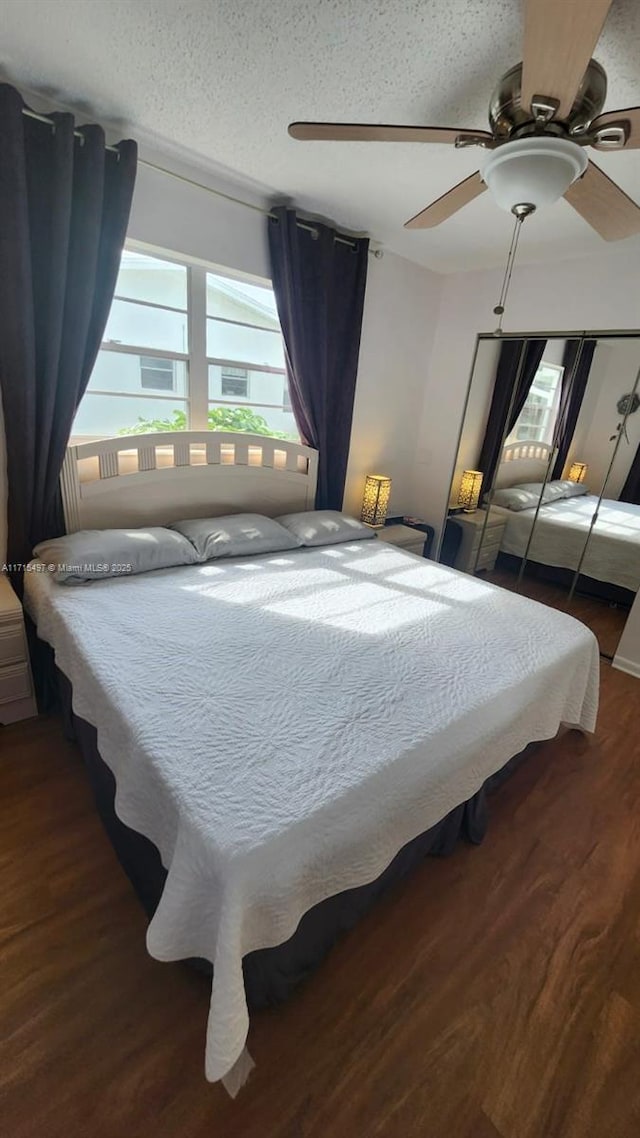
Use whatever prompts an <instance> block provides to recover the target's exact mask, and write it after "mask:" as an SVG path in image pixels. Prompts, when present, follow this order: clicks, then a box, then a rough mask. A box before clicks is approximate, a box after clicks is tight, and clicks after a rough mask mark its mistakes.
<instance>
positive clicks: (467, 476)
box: [458, 470, 484, 514]
mask: <svg viewBox="0 0 640 1138" xmlns="http://www.w3.org/2000/svg"><path fill="white" fill-rule="evenodd" d="M483 478H484V475H483V473H482V471H481V470H463V472H462V481H461V482H460V490H459V491H458V505H459V506H462V508H463V509H464V511H465V513H467V514H472V513H473V512H474V510H477V508H478V502H479V501H480V490H481V488H482V479H483Z"/></svg>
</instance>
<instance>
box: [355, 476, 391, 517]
mask: <svg viewBox="0 0 640 1138" xmlns="http://www.w3.org/2000/svg"><path fill="white" fill-rule="evenodd" d="M390 493H391V479H390V478H389V476H388V475H387V474H367V477H366V481H365V484H364V495H363V498H362V513H361V515H360V518H361V520H362V521H363V522H364V523H365V525H367V526H371V527H372V528H373V529H381V528H382V526H383V525H384V523H385V519H386V516H387V507H388V505H389V495H390Z"/></svg>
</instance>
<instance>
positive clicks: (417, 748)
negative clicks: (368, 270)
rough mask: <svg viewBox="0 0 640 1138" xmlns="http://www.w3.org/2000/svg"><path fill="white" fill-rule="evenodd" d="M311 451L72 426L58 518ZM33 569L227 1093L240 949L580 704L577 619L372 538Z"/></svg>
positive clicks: (473, 786) (294, 921) (231, 478)
mask: <svg viewBox="0 0 640 1138" xmlns="http://www.w3.org/2000/svg"><path fill="white" fill-rule="evenodd" d="M154 448H155V449H156V453H155V455H154V454H152V452H153V450H154ZM174 448H175V449H174ZM178 448H181V449H178ZM209 448H211V449H209ZM225 448H226V449H225ZM132 450H133V451H134V452H136V453H133V454H132ZM171 450H173V453H172V454H171V453H170V452H171ZM276 450H277V451H279V455H280V456H276V453H275V452H276ZM161 454H163V455H164V456H165V457H164V458H163V459H162V460H160V455H161ZM203 455H204V461H203V460H202V457H203ZM229 455H231V458H229V457H228V456H229ZM251 455H253V457H252V458H250V456H251ZM167 456H169V459H170V461H169V460H167ZM225 456H227V457H225ZM282 456H284V457H282ZM177 457H179V458H181V459H182V460H183V461H182V462H181V463H178V462H177V461H176V458H177ZM96 459H97V461H95V460H96ZM315 472H316V456H315V454H314V452H311V451H309V449H308V448H304V447H300V446H298V445H297V444H294V443H284V442H283V443H280V442H278V443H274V442H273V440H266V441H265V440H264V439H254V438H252V437H251V436H245V437H242V438H239V437H238V436H235V437H234V436H231V439H229V437H225V436H218V437H217V438H216V439H215V440H212V439H211V436H206V435H191V434H189V435H183V436H180V437H175V438H166V437H165V438H163V437H159V438H158V437H157V436H156V437H151V439H150V438H149V437H147V438H141V440H139V442H138V443H132V441H131V440H130V439H128V440H122V439H119V440H107V441H104V442H102V443H95V444H91V443H90V444H84V445H83V446H80V447H75V448H70V451H69V453H68V456H67V460H66V463H65V471H64V478H63V489H64V501H65V509H66V516H67V525H68V528H69V529H73V528H75V529H82V528H88V527H89V526H92V525H96V524H99V525H102V526H108V525H115V524H119V525H134V524H142V521H143V520H144V521H145V522H147V523H150V524H159V522H160V521H161V520H162V521H163V522H164V521H167V520H176V518H178V517H181V516H182V517H184V516H188V512H189V509H190V508H191V507H193V509H194V510H196V509H200V511H201V514H204V513H206V511H209V512H212V513H214V514H215V513H218V514H221V513H225V512H227V511H228V509H229V507H230V505H233V506H234V507H235V509H237V510H243V509H246V508H247V507H248V505H249V504H251V506H252V507H253V508H254V509H256V508H257V509H260V510H262V511H264V512H265V513H267V514H269V516H271V517H274V516H278V515H279V514H281V513H283V512H285V511H286V510H288V509H301V508H302V509H304V508H305V506H307V507H308V506H309V505H311V504H312V502H313V497H314V493H315ZM39 568H40V567H39V566H37V565H36V566H34V568H33V570H32V571H31V572H29V573H28V574H27V575H26V586H25V603H26V606H27V609H28V612H29V613H30V616H31V618H32V619H33V621H34V622H35V624H36V626H37V630H38V635H39V636H40V638H41V639H42V640H44V641H46V642H47V643H48V644H50V645H51V646H52V648H53V650H54V652H55V659H56V664H57V666H58V668H59V669H60V671H61V672H62V673H63V675H64V677H66V681H65V682H66V683H67V685H68V688H69V689H70V692H71V696H72V703H73V713H74V715H75V718H76V724H77V725H80V727H81V729H82V730H84V729H85V728H86V729H87V730H88V731H89V737H87V738H85V744H86V746H85V750H86V751H87V752H89V751H91V748H92V747H93V750H94V752H95V754H94V760H95V759H96V757H97V759H98V761H99V762H100V763H102V764H103V767H104V770H103V771H102V772H101V777H102V776H103V775H104V773H105V771H106V772H107V781H108V779H109V778H110V779H111V781H112V784H113V787H114V788H115V812H116V815H117V819H118V820H119V823H120V824H123V825H124V827H126V828H127V829H128V831H129V832H133V833H134V834H135V835H141V836H142V838H141V840H143V841H145V842H147V843H153V846H154V847H155V848H156V850H157V851H158V852H159V860H160V861H161V863H162V865H161V868H162V877H161V879H160V880H159V881H158V882H156V887H155V888H156V896H155V897H154V898H153V899H152V903H151V904H150V909H153V908H154V912H153V917H152V920H151V923H150V925H149V929H148V935H147V945H148V949H149V952H150V953H151V955H153V956H154V957H156V958H157V959H160V960H181V959H189V958H199V959H202V960H205V961H208V962H210V964H212V965H213V978H212V995H211V1006H210V1014H209V1021H208V1028H207V1041H206V1061H205V1070H206V1074H207V1077H208V1078H209V1079H210V1080H212V1081H215V1080H219V1079H222V1080H223V1082H224V1084H225V1086H226V1087H227V1089H228V1090H229V1091H230V1093H232V1094H233V1093H236V1092H237V1090H238V1088H239V1086H240V1085H241V1084H242V1082H243V1081H244V1079H245V1078H246V1076H247V1074H248V1071H249V1069H250V1066H251V1060H250V1058H249V1055H248V1052H247V1050H246V1039H247V1033H248V1029H249V1010H248V1003H247V992H246V988H245V971H244V970H243V961H244V962H245V964H246V961H247V960H248V959H250V958H252V957H253V959H254V960H255V954H259V953H262V954H263V958H264V954H265V953H269V952H273V951H275V950H277V948H278V946H284V945H287V944H291V942H292V940H293V938H294V937H295V936H296V935H298V934H297V930H298V932H299V931H300V930H301V929H303V928H304V929H305V930H306V935H307V937H309V936H311V939H314V935H315V934H314V933H313V930H312V931H311V933H310V932H309V917H310V916H311V918H312V920H313V918H314V914H315V917H316V918H317V914H318V913H319V912H323V913H324V914H325V917H326V914H327V912H328V909H327V906H331V905H332V903H333V902H337V903H338V904H340V903H342V902H341V901H340V899H341V898H342V900H343V901H344V897H345V895H346V893H348V891H354V896H356V897H357V895H358V892H359V891H360V890H364V891H365V893H364V894H363V893H360V894H359V897H360V900H362V897H363V896H365V895H366V891H367V890H369V891H370V890H371V887H372V885H373V886H375V885H376V883H379V882H380V881H381V880H383V879H384V876H385V873H388V871H389V870H390V868H391V867H393V866H394V865H395V866H396V869H397V871H398V872H402V871H403V868H404V869H406V858H407V857H408V858H409V860H410V861H411V859H414V860H415V858H416V857H417V856H424V853H425V852H426V851H427V850H428V849H430V848H432V846H433V844H434V842H437V838H438V829H439V827H440V828H442V827H443V825H444V824H445V822H446V821H447V819H449V820H451V819H452V818H456V819H457V821H456V822H455V825H456V826H457V827H458V829H459V828H460V825H461V817H462V815H463V814H464V812H465V810H466V809H467V808H470V809H471V810H473V805H474V803H476V804H477V803H479V802H480V803H481V795H482V793H483V788H485V787H486V785H487V783H488V782H490V781H491V780H492V779H493V778H494V777H495V776H496V775H497V774H498V773H499V772H500V771H502V770H503V769H504V768H505V767H506V766H508V764H509V761H510V760H511V759H512V757H513V756H516V755H518V754H519V753H520V752H522V751H523V749H524V748H526V747H527V745H528V744H530V743H532V742H533V741H536V740H543V739H548V738H552V737H553V736H555V735H556V733H557V731H558V729H559V728H560V726H561V725H562V724H566V725H569V726H575V727H578V728H581V729H582V730H585V731H591V730H593V729H594V726H595V718H596V712H597V700H598V668H599V658H598V647H597V643H596V641H595V638H594V637H593V635H592V634H591V633H590V632H589V630H588V629H586V628H585V627H584V626H583V625H581V624H579V623H578V622H577V621H575V620H574V619H573V618H571V617H569V616H567V615H566V614H564V613H558V612H556V611H554V610H551V609H548V608H546V607H544V606H542V605H539V604H537V603H535V602H532V601H529V600H527V599H525V598H522V597H520V596H516V595H514V594H512V593H509V592H507V591H504V590H501V589H498V588H495V587H493V586H491V585H487V584H485V583H483V582H481V581H478V580H477V579H474V578H470V577H468V576H467V575H465V574H462V573H457V572H455V571H452V570H449V569H446V568H444V567H442V566H440V565H437V564H435V563H431V562H428V561H426V560H423V559H419V558H417V557H415V556H414V555H413V554H409V553H406V552H405V551H402V550H399V549H396V548H394V547H392V546H389V545H387V544H386V543H382V542H378V541H377V540H371V541H369V540H367V541H353V542H351V541H346V542H343V543H341V544H335V545H327V546H319V547H316V548H297V549H292V550H290V551H286V552H284V553H278V554H266V555H257V556H251V557H243V558H229V559H228V560H226V561H224V562H223V561H214V562H206V563H203V564H194V565H183V566H180V567H178V568H173V569H161V570H156V571H155V572H151V573H142V574H140V575H139V576H135V577H124V578H123V577H118V578H108V579H105V580H100V581H96V582H93V583H91V584H90V585H87V586H85V587H81V588H75V589H72V588H65V587H63V586H60V585H57V584H55V583H54V582H53V581H52V579H51V576H50V574H48V573H47V572H44V571H38V570H39ZM514 629H517V635H514ZM92 732H93V734H91V733H92ZM98 769H99V768H98V767H97V766H96V764H95V762H94V765H93V770H94V773H95V772H96V771H98ZM103 781H104V780H103ZM106 793H107V795H108V788H107V791H106ZM479 796H480V797H479ZM398 859H399V860H398ZM403 859H405V861H403ZM157 868H158V867H157V866H156V867H155V871H157ZM155 871H154V872H155ZM394 872H395V870H394ZM374 892H375V889H374ZM158 893H160V895H159V899H158V896H157V894H158ZM156 902H157V907H155V906H156ZM322 906H325V908H324V909H322ZM356 908H357V904H356ZM343 915H344V914H343ZM343 915H342V916H339V917H336V916H335V913H334V914H333V917H335V920H336V921H337V922H338V924H339V923H340V921H341V920H343ZM325 917H323V920H324V919H325ZM326 919H328V920H329V921H330V920H331V919H333V918H332V917H331V916H329V917H326ZM347 923H348V921H347ZM321 924H322V921H321ZM321 932H322V936H323V937H324V939H325V940H327V937H326V935H325V934H326V928H325V929H323V930H321ZM330 939H331V937H330V936H329V938H328V940H329V941H330Z"/></svg>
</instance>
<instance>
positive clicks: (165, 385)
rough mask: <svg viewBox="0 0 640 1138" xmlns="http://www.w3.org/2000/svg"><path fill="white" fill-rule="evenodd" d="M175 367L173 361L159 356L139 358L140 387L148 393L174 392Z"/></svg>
mask: <svg viewBox="0 0 640 1138" xmlns="http://www.w3.org/2000/svg"><path fill="white" fill-rule="evenodd" d="M175 385H176V365H175V361H174V360H164V359H162V358H161V357H159V356H140V386H141V387H144V388H146V389H147V390H148V391H175Z"/></svg>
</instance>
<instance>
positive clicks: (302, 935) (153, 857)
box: [58, 671, 536, 1011]
mask: <svg viewBox="0 0 640 1138" xmlns="http://www.w3.org/2000/svg"><path fill="white" fill-rule="evenodd" d="M58 687H59V694H60V702H61V705H62V714H63V720H64V725H65V732H66V734H67V736H68V737H69V738H70V739H72V740H74V741H75V742H77V743H78V745H79V747H80V750H81V752H82V757H83V759H84V763H85V766H86V769H87V773H88V776H89V781H90V783H91V786H92V789H93V794H94V797H95V801H96V807H97V810H98V813H99V815H100V818H101V820H102V823H103V825H104V828H105V830H106V831H107V834H108V836H109V839H110V841H111V844H112V846H113V848H114V850H115V853H116V856H117V857H118V860H119V862H120V864H121V866H122V868H123V869H124V871H125V873H126V875H127V877H128V878H129V881H130V882H131V884H132V886H133V888H134V890H135V892H136V894H137V896H138V898H139V900H140V902H141V904H142V906H143V907H144V909H145V911H146V913H147V915H148V917H149V919H151V917H152V916H153V914H154V912H155V910H156V907H157V905H158V902H159V900H160V897H161V894H162V890H163V888H164V883H165V879H166V876H167V872H166V870H165V868H164V866H163V865H162V862H161V860H160V854H159V853H158V850H157V849H156V847H155V846H154V845H153V843H152V842H150V841H149V839H148V838H145V837H144V836H143V835H142V834H139V833H137V832H136V831H135V830H132V829H130V828H129V827H128V826H125V824H124V823H123V822H121V821H120V819H119V818H118V817H117V815H116V813H115V809H114V798H115V779H114V776H113V774H112V772H111V770H110V769H109V767H108V766H107V765H106V763H105V762H103V760H102V758H101V757H100V754H99V751H98V746H97V733H96V729H95V727H93V726H92V725H91V724H90V723H88V722H87V721H86V720H84V719H81V718H80V717H79V716H77V715H75V714H74V712H73V710H72V687H71V684H70V682H69V680H68V679H67V677H66V676H65V675H64V674H63V673H62V672H60V671H58ZM535 746H536V744H531V745H530V746H529V747H527V748H526V750H525V751H523V752H522V753H521V754H520V755H516V756H515V757H514V758H512V759H510V760H509V762H508V763H507V764H506V765H505V766H504V767H502V769H501V770H500V771H498V772H497V773H496V774H495V775H493V776H492V777H491V778H490V779H488V780H487V782H485V784H484V785H483V786H482V787H481V789H480V790H479V791H478V792H477V793H476V794H474V795H473V797H472V798H470V799H469V800H468V802H463V803H461V804H460V805H459V806H457V807H456V808H455V809H454V810H452V811H451V812H450V813H449V814H447V816H446V817H445V818H443V819H442V820H441V821H440V822H438V823H437V824H436V825H435V826H433V827H432V828H431V829H430V830H427V831H425V832H424V833H423V834H419V835H418V837H417V838H414V839H413V841H411V842H408V843H407V845H405V846H403V848H402V849H401V850H400V851H399V852H398V853H397V854H396V856H395V857H394V859H393V861H392V862H391V863H390V865H388V866H387V868H386V869H385V870H384V872H383V873H381V874H380V876H379V877H377V878H376V880H375V881H372V882H370V883H369V884H368V885H361V886H358V887H357V888H355V889H348V890H346V891H345V892H343V893H338V894H336V895H335V896H333V897H329V898H327V899H326V900H325V901H322V902H320V904H318V905H315V906H314V907H313V908H312V909H310V910H309V911H308V912H307V913H305V915H304V916H303V917H302V920H301V921H300V924H299V925H298V927H297V929H296V931H295V932H294V934H293V935H292V936H291V937H290V938H289V940H287V941H285V942H284V943H283V944H280V945H277V946H276V947H275V948H264V949H259V950H257V951H255V952H251V953H249V954H248V955H247V956H245V957H244V960H243V973H244V983H245V991H246V995H247V1004H248V1006H249V1010H250V1011H251V1010H255V1009H258V1008H262V1007H267V1006H271V1005H274V1004H278V1003H282V1002H283V1001H284V1000H286V999H287V998H288V997H289V996H290V995H291V993H292V992H293V990H294V989H295V988H296V987H297V986H298V984H299V983H300V982H301V981H302V980H304V978H305V977H306V976H308V975H309V974H310V973H311V972H313V971H314V969H315V968H316V967H317V966H318V964H320V962H321V961H322V960H323V958H324V957H325V956H326V955H327V953H328V952H329V951H330V949H331V948H332V946H333V945H334V944H335V942H336V941H337V940H338V939H339V937H340V936H341V935H342V933H344V932H345V931H346V930H347V929H350V928H351V927H352V926H353V925H355V924H356V922H357V921H358V920H359V919H360V917H362V916H363V915H364V914H365V913H366V912H367V911H368V910H369V909H370V908H371V907H372V905H374V903H375V902H376V900H377V899H378V897H380V896H381V895H382V894H383V893H384V892H386V890H387V889H389V888H390V886H392V885H394V884H395V883H396V882H398V881H400V880H401V879H402V878H403V877H405V876H406V875H407V874H408V873H410V872H411V870H412V869H413V868H414V867H416V866H417V865H419V864H420V862H422V861H423V860H424V859H425V858H426V857H427V856H428V855H429V856H432V857H443V856H446V855H447V854H450V853H452V852H453V849H454V847H455V845H456V843H457V841H458V840H459V839H460V838H463V839H464V840H466V841H468V842H472V843H474V844H479V843H480V842H481V841H482V839H483V838H484V836H485V833H486V830H487V821H488V816H487V794H488V793H489V792H490V791H491V790H493V789H495V788H496V787H497V786H498V785H500V784H501V783H502V782H504V781H505V779H506V778H507V777H508V776H509V774H511V773H512V771H513V770H514V769H515V768H516V767H517V766H519V765H520V763H521V762H522V761H523V760H524V759H525V758H526V757H527V756H528V754H529V753H530V752H531V750H533V749H535ZM189 963H190V964H192V965H193V966H195V967H197V968H198V969H199V970H200V971H203V972H206V973H208V974H209V975H211V965H210V964H209V962H208V961H205V960H191V961H189Z"/></svg>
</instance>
